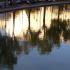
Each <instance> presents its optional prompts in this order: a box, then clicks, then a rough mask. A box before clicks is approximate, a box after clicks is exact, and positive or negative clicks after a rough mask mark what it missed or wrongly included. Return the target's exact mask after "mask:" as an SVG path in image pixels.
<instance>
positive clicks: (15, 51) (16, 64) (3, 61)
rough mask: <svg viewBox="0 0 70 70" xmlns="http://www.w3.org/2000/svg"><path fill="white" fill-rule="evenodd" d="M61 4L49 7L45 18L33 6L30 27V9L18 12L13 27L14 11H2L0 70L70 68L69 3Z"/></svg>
mask: <svg viewBox="0 0 70 70" xmlns="http://www.w3.org/2000/svg"><path fill="white" fill-rule="evenodd" d="M61 7H62V8H59V7H58V6H53V7H52V6H51V7H46V11H45V19H43V16H44V8H43V7H42V8H37V9H32V10H31V13H30V28H29V21H28V20H29V18H28V15H29V14H28V10H20V11H16V12H15V21H14V26H13V13H12V12H9V13H6V14H5V13H3V14H0V28H1V29H0V32H1V34H0V70H70V61H69V59H70V55H69V54H70V17H69V16H70V5H67V6H66V5H64V6H61ZM43 20H45V22H44V21H43ZM13 29H14V30H13ZM13 31H14V33H13ZM13 34H14V36H15V37H14V38H12V35H13Z"/></svg>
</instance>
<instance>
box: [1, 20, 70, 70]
mask: <svg viewBox="0 0 70 70" xmlns="http://www.w3.org/2000/svg"><path fill="white" fill-rule="evenodd" d="M68 26H69V25H68V24H67V22H66V21H65V20H61V19H54V20H52V23H51V26H50V28H49V29H48V28H47V27H46V29H45V33H44V34H45V35H44V36H45V37H43V39H41V38H39V35H40V34H41V30H39V31H37V32H35V31H33V30H31V29H30V30H29V29H28V30H27V33H26V35H25V40H19V39H18V38H16V37H14V38H12V37H9V36H2V35H1V34H0V64H1V67H4V66H6V67H8V69H9V70H10V69H12V70H13V69H14V65H15V64H17V55H19V54H21V53H22V52H23V54H27V55H29V53H30V52H31V50H32V48H35V47H36V48H37V50H38V53H39V54H42V55H43V54H50V53H51V52H52V51H53V48H54V47H60V44H61V42H64V41H67V40H70V29H69V28H68ZM4 68H5V67H4Z"/></svg>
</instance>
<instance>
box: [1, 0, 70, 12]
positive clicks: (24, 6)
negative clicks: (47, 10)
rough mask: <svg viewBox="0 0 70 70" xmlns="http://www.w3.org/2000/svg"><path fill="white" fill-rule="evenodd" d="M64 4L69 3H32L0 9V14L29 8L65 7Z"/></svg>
mask: <svg viewBox="0 0 70 70" xmlns="http://www.w3.org/2000/svg"><path fill="white" fill-rule="evenodd" d="M65 4H70V1H61V2H38V3H33V4H16V5H15V6H10V5H8V6H7V7H4V8H0V13H4V12H11V11H16V10H22V9H31V8H36V7H44V6H54V5H65Z"/></svg>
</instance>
